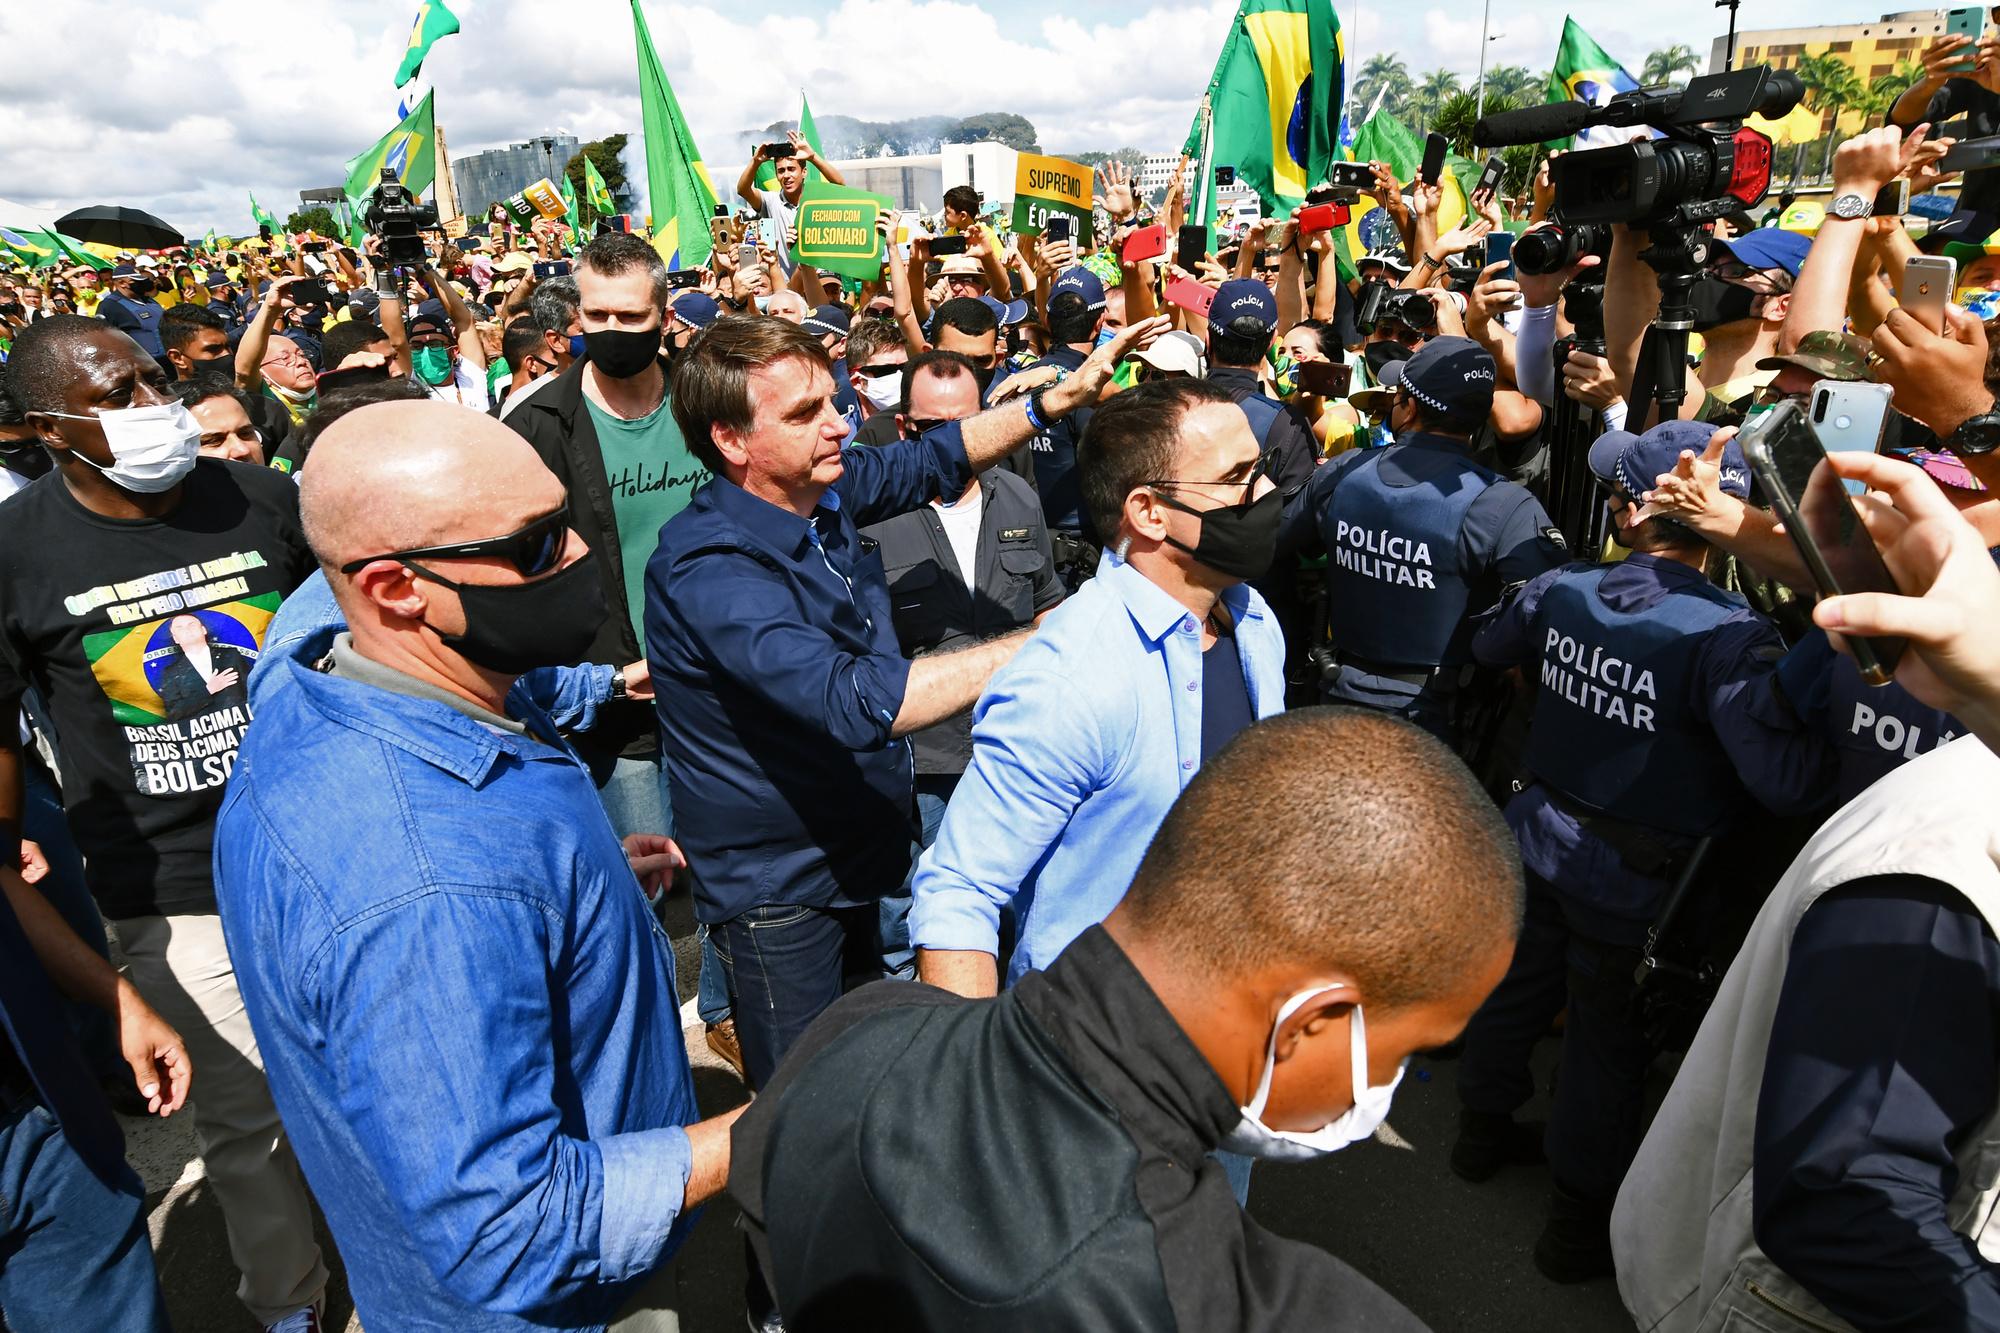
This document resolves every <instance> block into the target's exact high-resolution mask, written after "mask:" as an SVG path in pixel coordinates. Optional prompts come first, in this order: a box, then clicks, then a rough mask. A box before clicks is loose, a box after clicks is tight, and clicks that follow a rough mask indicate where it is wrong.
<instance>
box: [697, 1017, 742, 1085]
mask: <svg viewBox="0 0 2000 1333" xmlns="http://www.w3.org/2000/svg"><path fill="white" fill-rule="evenodd" d="M703 1037H704V1039H705V1040H706V1041H707V1042H708V1049H709V1050H711V1051H714V1052H715V1053H716V1054H717V1055H718V1056H721V1057H722V1059H723V1061H724V1062H725V1063H726V1064H728V1066H729V1067H730V1068H731V1069H734V1070H735V1071H736V1077H738V1078H744V1077H747V1076H746V1075H745V1074H744V1072H743V1048H742V1047H741V1046H739V1045H738V1044H737V1042H736V1020H735V1019H733V1018H725V1019H723V1020H722V1021H721V1022H720V1023H710V1024H709V1025H708V1028H707V1031H706V1032H704V1033H703Z"/></svg>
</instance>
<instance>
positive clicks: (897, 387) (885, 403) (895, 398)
mask: <svg viewBox="0 0 2000 1333" xmlns="http://www.w3.org/2000/svg"><path fill="white" fill-rule="evenodd" d="M861 396H862V397H863V398H866V399H867V400H868V401H869V402H870V403H871V404H872V405H873V406H874V408H875V410H876V411H877V412H890V411H894V410H895V407H896V404H897V403H899V402H901V401H902V399H903V372H902V371H900V370H899V371H897V372H896V373H895V374H893V375H877V376H875V377H874V378H873V379H870V378H869V377H868V376H866V375H863V376H862V377H861Z"/></svg>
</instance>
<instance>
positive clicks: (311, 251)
mask: <svg viewBox="0 0 2000 1333" xmlns="http://www.w3.org/2000/svg"><path fill="white" fill-rule="evenodd" d="M327 244H328V243H327V242H326V241H305V242H302V243H301V244H300V245H299V253H300V254H304V255H315V254H318V253H319V252H320V251H322V250H324V249H326V247H327Z"/></svg>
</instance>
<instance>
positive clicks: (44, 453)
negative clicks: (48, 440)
mask: <svg viewBox="0 0 2000 1333" xmlns="http://www.w3.org/2000/svg"><path fill="white" fill-rule="evenodd" d="M54 466H55V460H54V459H52V458H50V457H49V451H48V450H46V449H44V448H42V446H41V445H39V444H37V443H35V442H34V441H33V440H0V467H4V468H6V469H7V470H8V471H9V472H12V473H14V474H15V475H16V476H21V477H26V478H28V479H29V480H30V481H32V480H34V479H35V478H36V477H39V476H42V475H43V474H44V473H46V472H47V471H48V470H49V469H50V468H52V467H54Z"/></svg>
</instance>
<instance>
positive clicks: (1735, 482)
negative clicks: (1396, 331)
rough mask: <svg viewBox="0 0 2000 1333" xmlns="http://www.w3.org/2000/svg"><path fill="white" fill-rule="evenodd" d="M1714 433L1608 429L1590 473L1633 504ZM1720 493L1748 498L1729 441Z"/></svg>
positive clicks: (1683, 425) (1682, 425)
mask: <svg viewBox="0 0 2000 1333" xmlns="http://www.w3.org/2000/svg"><path fill="white" fill-rule="evenodd" d="M1418 355H1420V356H1421V355H1422V353H1418ZM1714 434H1715V427H1713V426H1708V425H1704V424H1702V423H1701V422H1699V421H1662V422H1661V423H1660V424H1659V425H1657V426H1655V427H1653V428H1652V429H1651V430H1649V431H1647V432H1646V433H1645V434H1644V435H1634V434H1633V433H1632V432H1631V431H1629V430H1608V431H1605V432H1604V434H1602V435H1600V436H1598V437H1597V442H1596V443H1595V444H1593V445H1591V446H1590V470H1591V473H1592V474H1593V475H1594V476H1596V478H1597V479H1598V480H1599V481H1602V482H1604V483H1606V484H1607V485H1611V486H1616V487H1618V488H1619V489H1620V490H1622V491H1624V492H1625V494H1627V495H1629V496H1631V497H1632V498H1633V499H1635V500H1636V499H1638V498H1639V497H1640V496H1642V495H1644V494H1645V493H1646V492H1647V491H1650V490H1652V489H1653V487H1654V485H1655V484H1657V482H1658V481H1659V477H1660V474H1661V473H1663V472H1672V471H1673V470H1674V464H1676V463H1678V462H1679V461H1680V457H1681V454H1682V453H1683V452H1685V451H1688V450H1692V451H1693V452H1694V453H1695V454H1696V455H1697V456H1699V455H1700V454H1701V453H1702V452H1704V451H1705V450H1706V449H1707V448H1708V442H1709V440H1710V438H1711V437H1713V436H1714ZM1722 491H1723V494H1725V495H1733V496H1735V497H1736V498H1737V499H1739V500H1741V499H1744V498H1746V497H1747V496H1748V495H1749V494H1750V465H1749V464H1748V463H1746V462H1744V461H1743V450H1742V449H1741V448H1740V447H1739V446H1738V445H1737V443H1736V441H1735V440H1734V439H1731V440H1730V441H1729V443H1728V444H1726V445H1724V446H1723V447H1722Z"/></svg>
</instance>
